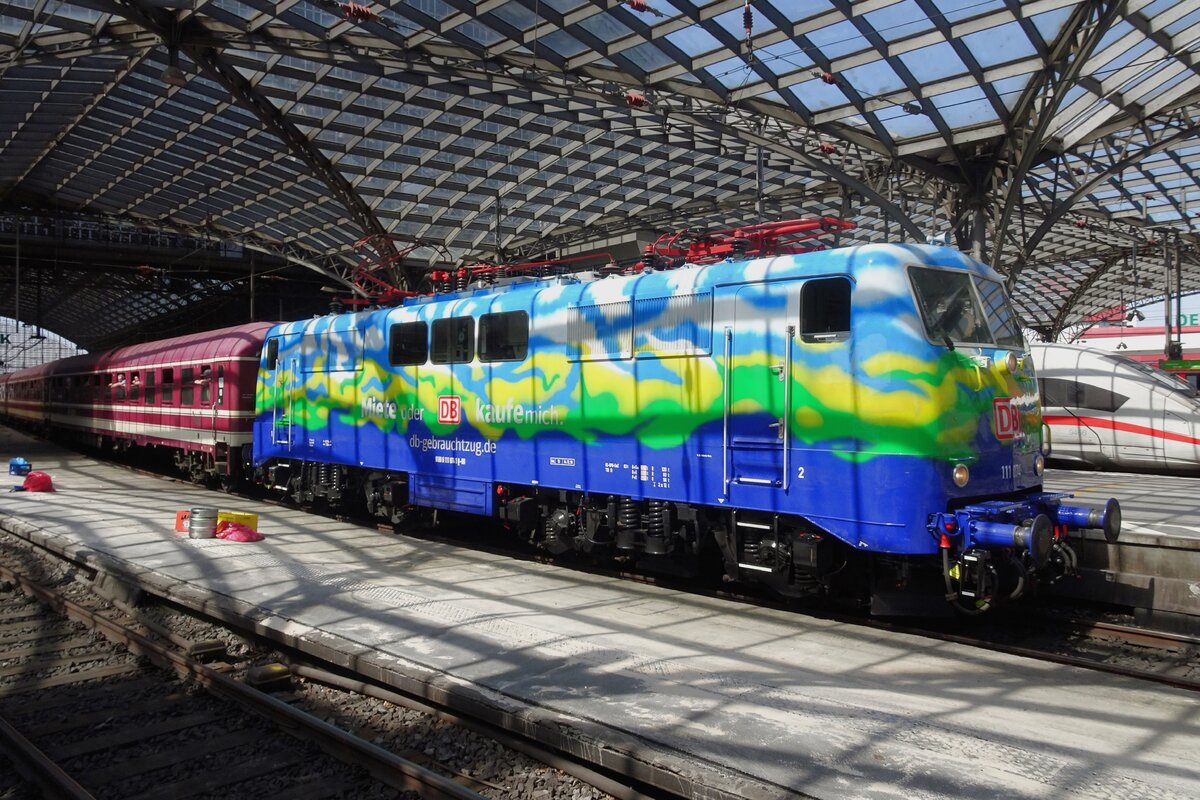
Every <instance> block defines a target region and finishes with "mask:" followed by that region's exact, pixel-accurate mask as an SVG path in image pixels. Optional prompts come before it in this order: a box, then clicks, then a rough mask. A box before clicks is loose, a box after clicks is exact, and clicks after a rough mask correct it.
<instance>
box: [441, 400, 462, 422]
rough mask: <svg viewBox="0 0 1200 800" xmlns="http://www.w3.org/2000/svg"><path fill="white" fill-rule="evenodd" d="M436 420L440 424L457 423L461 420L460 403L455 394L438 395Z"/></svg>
mask: <svg viewBox="0 0 1200 800" xmlns="http://www.w3.org/2000/svg"><path fill="white" fill-rule="evenodd" d="M438 422H440V423H441V424H442V425H457V424H458V423H460V422H462V405H461V401H460V400H459V398H458V395H455V394H444V395H441V396H440V397H438Z"/></svg>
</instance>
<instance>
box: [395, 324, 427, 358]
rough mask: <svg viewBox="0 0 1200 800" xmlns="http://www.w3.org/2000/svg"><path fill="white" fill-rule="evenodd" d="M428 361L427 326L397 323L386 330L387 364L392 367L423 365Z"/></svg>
mask: <svg viewBox="0 0 1200 800" xmlns="http://www.w3.org/2000/svg"><path fill="white" fill-rule="evenodd" d="M428 360H429V326H428V325H426V324H425V323H424V322H398V323H396V324H395V325H393V326H392V327H390V328H388V363H390V364H391V365H392V366H393V367H402V366H405V365H410V366H411V365H413V364H424V363H425V362H426V361H428Z"/></svg>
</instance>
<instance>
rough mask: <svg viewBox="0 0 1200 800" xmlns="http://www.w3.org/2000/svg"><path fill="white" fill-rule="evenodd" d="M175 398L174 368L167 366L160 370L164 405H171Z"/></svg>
mask: <svg viewBox="0 0 1200 800" xmlns="http://www.w3.org/2000/svg"><path fill="white" fill-rule="evenodd" d="M174 399H175V370H173V369H171V368H170V367H168V368H167V369H164V370H163V372H162V401H163V405H164V406H169V405H171V403H172V402H174Z"/></svg>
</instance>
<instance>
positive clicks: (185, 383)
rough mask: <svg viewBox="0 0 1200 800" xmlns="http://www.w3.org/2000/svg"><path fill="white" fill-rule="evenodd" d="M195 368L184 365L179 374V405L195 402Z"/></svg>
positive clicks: (188, 404)
mask: <svg viewBox="0 0 1200 800" xmlns="http://www.w3.org/2000/svg"><path fill="white" fill-rule="evenodd" d="M195 380H196V370H195V369H194V368H192V367H184V368H183V372H182V373H180V375H179V405H181V406H190V405H193V404H194V403H195V402H196V384H195V382H194V381H195Z"/></svg>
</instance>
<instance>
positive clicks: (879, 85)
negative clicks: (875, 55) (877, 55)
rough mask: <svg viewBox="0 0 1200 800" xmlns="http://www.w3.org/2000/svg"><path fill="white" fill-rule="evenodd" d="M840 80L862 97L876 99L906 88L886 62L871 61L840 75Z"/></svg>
mask: <svg viewBox="0 0 1200 800" xmlns="http://www.w3.org/2000/svg"><path fill="white" fill-rule="evenodd" d="M839 77H841V79H842V80H844V81H845V82H846V83H848V84H850V85H851V86H853V87H854V89H855V91H857V92H858V93H859V94H860V95H862V96H863V97H878V96H880V95H885V94H890V93H892V92H898V91H904V90H905V89H906V88H907V87H906V86H905V85H904V81H903V80H901V79H900V76H899V75H897V74H896V73H895V71H893V70H892V67H891V65H890V64H888V63H887V62H886V61H882V60H881V61H872V62H871V63H869V64H863V65H862V66H861V67H853V68H852V69H848V70H846V71H844V72H842V73H841V74H840V76H839Z"/></svg>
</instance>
